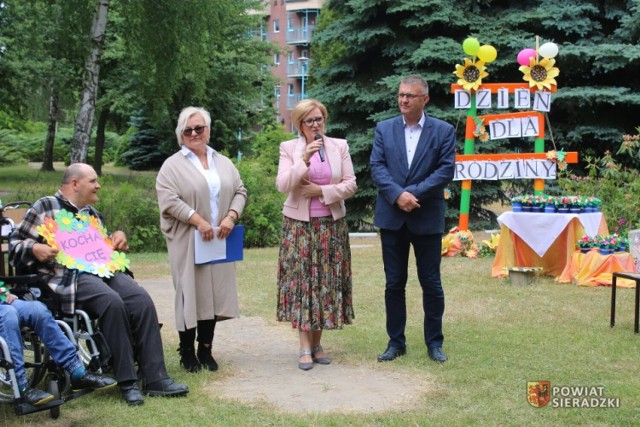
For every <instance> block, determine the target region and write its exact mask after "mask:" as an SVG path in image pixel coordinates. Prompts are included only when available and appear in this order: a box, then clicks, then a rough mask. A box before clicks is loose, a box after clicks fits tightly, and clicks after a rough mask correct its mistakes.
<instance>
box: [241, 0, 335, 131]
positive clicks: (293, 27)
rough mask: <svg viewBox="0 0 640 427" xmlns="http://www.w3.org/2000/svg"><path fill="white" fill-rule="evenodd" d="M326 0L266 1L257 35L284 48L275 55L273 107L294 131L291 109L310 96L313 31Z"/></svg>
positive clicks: (288, 128) (261, 11)
mask: <svg viewBox="0 0 640 427" xmlns="http://www.w3.org/2000/svg"><path fill="white" fill-rule="evenodd" d="M324 2H325V0H265V2H264V9H262V10H260V11H254V12H253V13H258V14H260V15H262V16H263V17H264V19H263V22H262V27H261V28H260V30H259V34H258V36H259V37H261V38H262V39H263V40H269V41H271V42H273V43H275V44H276V45H278V46H279V47H280V48H281V52H274V54H273V64H272V66H271V73H272V74H273V76H274V77H275V78H276V85H275V87H274V99H275V101H274V102H275V104H274V107H275V109H276V110H277V111H278V113H277V114H278V117H277V120H278V121H279V122H280V123H282V124H283V126H284V127H285V128H286V129H287V130H290V131H292V132H295V128H294V126H293V125H292V124H291V109H292V108H293V107H295V105H296V104H297V103H298V101H300V100H301V99H305V98H306V97H307V88H306V87H305V83H306V82H307V80H308V73H309V66H310V62H311V61H312V60H313V59H312V58H311V49H310V47H311V41H312V37H313V28H314V27H315V25H316V22H317V21H318V17H319V15H320V9H321V8H322V5H323V3H324Z"/></svg>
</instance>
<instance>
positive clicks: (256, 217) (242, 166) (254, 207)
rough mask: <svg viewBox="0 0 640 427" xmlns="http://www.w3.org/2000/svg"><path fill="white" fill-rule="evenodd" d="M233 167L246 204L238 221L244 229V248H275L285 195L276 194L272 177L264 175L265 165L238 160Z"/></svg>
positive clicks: (252, 161) (251, 160)
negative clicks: (246, 195)
mask: <svg viewBox="0 0 640 427" xmlns="http://www.w3.org/2000/svg"><path fill="white" fill-rule="evenodd" d="M237 167H238V170H239V171H240V176H241V177H242V181H243V182H244V185H245V187H246V188H247V193H248V203H247V206H246V207H245V209H244V213H243V214H242V218H241V219H240V222H242V223H243V224H244V225H245V237H244V238H245V243H244V244H245V247H247V248H252V247H267V246H276V245H278V244H279V241H280V231H281V229H282V206H283V204H284V200H285V195H284V194H281V193H279V192H278V190H276V185H275V182H276V177H275V176H274V175H273V173H269V172H268V171H269V170H270V169H271V168H270V166H269V165H265V164H264V163H263V162H260V161H258V160H254V159H247V160H242V161H241V162H240V163H238V164H237Z"/></svg>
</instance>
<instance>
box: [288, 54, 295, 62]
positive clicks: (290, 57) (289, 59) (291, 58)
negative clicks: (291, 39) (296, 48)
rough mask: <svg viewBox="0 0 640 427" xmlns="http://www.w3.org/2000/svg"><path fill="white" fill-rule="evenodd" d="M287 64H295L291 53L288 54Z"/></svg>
mask: <svg viewBox="0 0 640 427" xmlns="http://www.w3.org/2000/svg"><path fill="white" fill-rule="evenodd" d="M287 60H288V61H289V64H293V63H294V62H295V58H294V57H293V52H289V58H288V59H287Z"/></svg>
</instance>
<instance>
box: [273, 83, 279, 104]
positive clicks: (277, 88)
mask: <svg viewBox="0 0 640 427" xmlns="http://www.w3.org/2000/svg"><path fill="white" fill-rule="evenodd" d="M273 94H274V96H275V98H276V101H279V100H280V85H275V87H274V88H273Z"/></svg>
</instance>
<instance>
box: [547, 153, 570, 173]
mask: <svg viewBox="0 0 640 427" xmlns="http://www.w3.org/2000/svg"><path fill="white" fill-rule="evenodd" d="M566 155H567V153H566V152H565V151H562V150H560V151H557V150H550V151H547V160H551V161H552V162H555V163H556V165H557V166H558V169H559V170H561V171H563V170H566V169H567V162H565V161H564V158H565V156H566Z"/></svg>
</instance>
